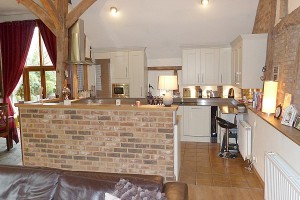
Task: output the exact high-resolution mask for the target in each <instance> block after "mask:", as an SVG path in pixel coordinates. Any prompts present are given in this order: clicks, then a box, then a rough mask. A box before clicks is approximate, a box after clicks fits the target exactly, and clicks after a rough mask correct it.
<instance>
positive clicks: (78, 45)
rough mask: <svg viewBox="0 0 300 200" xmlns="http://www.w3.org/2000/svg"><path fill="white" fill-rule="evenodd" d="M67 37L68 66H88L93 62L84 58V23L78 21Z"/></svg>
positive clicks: (80, 20)
mask: <svg viewBox="0 0 300 200" xmlns="http://www.w3.org/2000/svg"><path fill="white" fill-rule="evenodd" d="M69 34H70V37H69V39H70V40H69V61H68V63H69V64H79V65H80V64H88V65H92V64H94V62H93V61H92V59H91V58H86V57H85V52H86V51H85V50H86V37H85V34H84V21H83V20H82V19H78V20H77V22H76V23H75V24H74V25H73V26H72V27H71V28H70V32H69Z"/></svg>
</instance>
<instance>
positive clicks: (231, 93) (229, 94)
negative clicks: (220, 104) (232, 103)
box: [228, 88, 234, 98]
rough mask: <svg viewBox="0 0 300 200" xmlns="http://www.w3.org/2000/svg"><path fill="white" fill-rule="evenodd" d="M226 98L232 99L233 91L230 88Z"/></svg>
mask: <svg viewBox="0 0 300 200" xmlns="http://www.w3.org/2000/svg"><path fill="white" fill-rule="evenodd" d="M228 98H234V89H233V88H230V89H229V91H228Z"/></svg>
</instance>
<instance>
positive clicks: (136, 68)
mask: <svg viewBox="0 0 300 200" xmlns="http://www.w3.org/2000/svg"><path fill="white" fill-rule="evenodd" d="M129 71H130V74H129V80H130V83H129V96H130V98H145V97H146V93H147V83H148V79H147V77H148V73H147V69H146V65H145V53H144V51H130V52H129Z"/></svg>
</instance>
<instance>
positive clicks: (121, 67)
mask: <svg viewBox="0 0 300 200" xmlns="http://www.w3.org/2000/svg"><path fill="white" fill-rule="evenodd" d="M110 59H111V60H110V64H111V79H112V83H113V82H116V81H118V80H120V81H123V82H124V83H128V81H129V79H128V78H129V70H128V52H112V53H111V58H110ZM115 79H117V80H116V81H115ZM123 82H121V83H123Z"/></svg>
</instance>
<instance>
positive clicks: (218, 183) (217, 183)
mask: <svg viewBox="0 0 300 200" xmlns="http://www.w3.org/2000/svg"><path fill="white" fill-rule="evenodd" d="M212 185H213V186H219V187H231V183H230V182H229V181H214V180H213V183H212Z"/></svg>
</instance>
